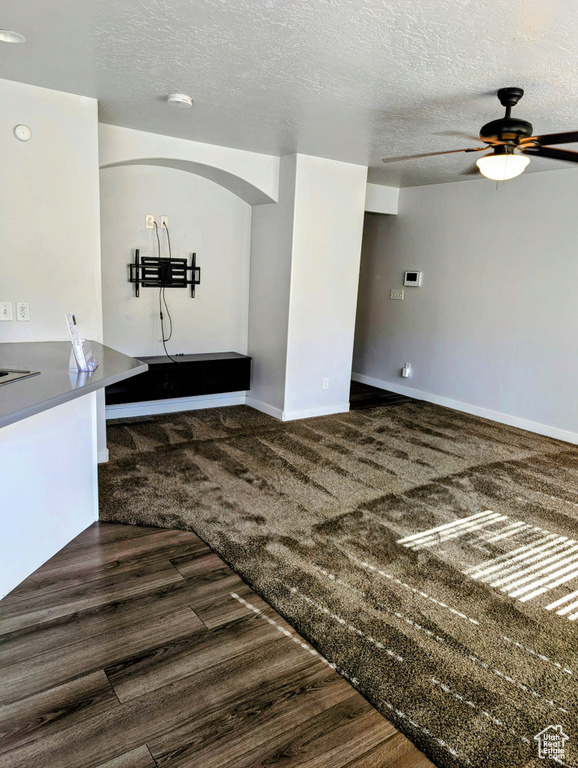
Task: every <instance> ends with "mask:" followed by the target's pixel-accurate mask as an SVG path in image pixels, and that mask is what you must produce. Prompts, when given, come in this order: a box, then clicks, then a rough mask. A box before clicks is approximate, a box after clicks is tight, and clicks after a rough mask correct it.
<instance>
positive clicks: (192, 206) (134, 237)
mask: <svg viewBox="0 0 578 768" xmlns="http://www.w3.org/2000/svg"><path fill="white" fill-rule="evenodd" d="M101 206H102V207H101V223H102V276H103V310H104V339H105V343H106V344H108V345H109V346H111V347H113V348H115V349H118V350H120V351H121V352H125V353H126V354H129V355H133V356H136V357H139V356H143V355H162V354H164V351H163V346H162V342H161V328H160V320H159V290H158V289H156V288H141V289H140V297H139V298H136V297H135V296H134V286H133V285H132V284H131V283H129V282H128V268H127V264H128V263H129V262H130V261H132V259H133V256H134V249H135V248H140V255H141V256H143V255H149V256H156V254H157V241H156V237H155V233H154V230H152V229H145V214H147V213H152V214H155V215H156V216H157V217H160V216H161V215H167V216H168V217H169V233H170V238H171V245H172V254H173V256H174V257H179V258H183V257H187V258H188V259H189V260H190V254H191V253H192V252H193V251H194V252H196V254H197V264H198V265H199V266H200V267H201V284H200V285H199V286H197V288H196V291H195V298H194V299H191V296H190V289H189V288H186V289H185V288H167V289H166V290H165V297H166V300H167V303H168V305H169V309H170V313H171V315H172V318H173V336H172V339H171V340H170V341H168V342H167V349H168V351H169V353H170V354H174V353H177V352H184V353H196V352H225V351H228V350H232V351H235V352H241V353H242V354H245V353H246V351H247V323H248V305H249V257H250V238H251V206H250V205H249V204H248V203H246V202H244V201H243V200H241V199H240V198H239V197H237V196H236V195H234V194H233V193H232V192H229V191H228V190H227V189H224V188H223V187H221V186H219V185H218V184H215V183H214V182H213V181H209V180H208V179H205V178H201V177H199V176H195V175H193V174H191V173H186V172H185V171H178V170H174V169H172V168H162V167H154V166H137V165H134V166H119V167H113V168H107V169H105V170H103V171H101ZM159 223H160V218H159ZM159 237H160V241H161V249H162V250H161V253H162V255H163V256H168V249H167V238H166V233H165V232H164V231H162V230H160V231H159ZM163 314H164V316H165V333H167V332H168V327H169V323H168V318H167V313H166V312H165V311H164V309H163Z"/></svg>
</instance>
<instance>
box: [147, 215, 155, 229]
mask: <svg viewBox="0 0 578 768" xmlns="http://www.w3.org/2000/svg"><path fill="white" fill-rule="evenodd" d="M145 227H146V229H154V228H155V217H154V215H153V214H152V213H147V214H146V216H145Z"/></svg>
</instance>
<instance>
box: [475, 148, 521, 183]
mask: <svg viewBox="0 0 578 768" xmlns="http://www.w3.org/2000/svg"><path fill="white" fill-rule="evenodd" d="M529 162H530V158H529V157H525V156H524V155H514V154H510V153H508V154H499V155H498V154H494V153H492V154H491V155H484V157H480V158H479V159H478V160H477V161H476V165H477V166H478V168H479V169H480V173H482V174H483V175H484V176H485V177H486V178H487V179H493V181H507V180H508V179H514V178H515V177H516V176H519V175H520V174H521V173H524V171H525V169H526V166H527V165H528V163H529Z"/></svg>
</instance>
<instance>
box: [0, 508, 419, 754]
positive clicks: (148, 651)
mask: <svg viewBox="0 0 578 768" xmlns="http://www.w3.org/2000/svg"><path fill="white" fill-rule="evenodd" d="M265 765H267V766H279V767H286V766H299V767H300V768H302V767H307V768H338V767H342V768H346V767H347V768H386V767H387V768H426V767H427V766H432V763H430V762H429V760H427V759H426V758H425V757H424V756H423V755H422V754H421V753H420V752H419V751H418V750H417V749H416V748H415V747H414V746H413V745H412V744H411V743H410V742H409V741H408V740H407V739H406V738H405V737H404V736H402V735H401V734H400V733H399V732H397V731H396V729H395V728H394V727H393V726H392V725H391V724H390V723H389V722H388V721H387V720H385V719H384V718H383V717H382V716H381V715H380V714H379V713H378V712H377V711H376V710H374V709H373V708H372V707H371V706H370V705H369V704H368V703H367V702H366V701H365V699H364V698H363V697H362V696H361V695H360V694H358V693H357V692H356V691H355V690H354V689H353V688H352V687H351V686H350V685H349V683H348V682H347V681H346V680H345V679H343V678H342V677H341V676H340V675H339V674H337V672H336V671H335V670H334V669H332V668H331V667H330V666H329V665H328V664H327V663H326V662H325V661H324V660H323V659H322V658H321V657H320V656H319V655H318V654H317V653H316V652H315V651H314V649H312V648H311V647H310V646H309V645H308V644H307V643H305V642H304V641H303V640H302V639H301V638H300V637H299V636H298V635H296V633H295V632H294V630H293V629H292V628H291V627H290V626H289V625H288V624H287V623H286V622H285V621H284V620H283V619H282V618H281V617H280V616H279V615H278V614H277V613H275V611H273V609H272V608H270V606H268V605H267V604H266V603H265V602H264V601H263V600H261V598H259V597H258V596H257V595H256V594H255V593H254V592H253V591H252V590H251V589H250V588H249V587H248V586H247V585H246V584H245V583H244V582H243V581H242V580H241V579H240V578H239V577H238V576H237V575H236V574H235V573H234V572H233V571H232V570H231V569H230V568H228V567H227V566H226V565H225V563H223V561H222V560H220V558H219V557H217V556H216V555H215V554H214V553H213V552H212V551H211V550H210V549H209V548H208V547H207V546H206V545H205V544H204V543H203V542H202V541H201V540H200V539H199V538H198V537H197V536H195V535H194V534H193V533H188V532H185V531H174V530H163V529H158V528H141V527H136V526H128V525H114V524H107V523H100V524H98V523H95V524H94V525H93V526H91V527H90V528H88V529H87V530H86V531H85V532H84V533H82V534H81V535H80V536H79V537H77V538H76V539H75V540H74V541H72V542H71V543H70V544H69V545H68V546H67V547H65V548H64V549H63V550H61V552H59V553H58V554H57V555H56V556H55V557H53V558H52V559H51V560H50V561H49V562H47V563H46V564H45V565H44V566H42V568H40V569H39V570H38V571H36V572H35V573H34V574H32V576H30V577H29V578H28V579H26V581H24V582H23V583H22V584H21V585H19V586H18V587H17V588H16V589H15V590H14V591H13V592H11V593H10V594H9V595H8V596H7V597H6V598H4V600H2V601H1V602H0V766H2V767H3V768H97V767H98V768H193V766H194V768H247V767H248V766H252V767H255V768H256V767H257V766H265Z"/></svg>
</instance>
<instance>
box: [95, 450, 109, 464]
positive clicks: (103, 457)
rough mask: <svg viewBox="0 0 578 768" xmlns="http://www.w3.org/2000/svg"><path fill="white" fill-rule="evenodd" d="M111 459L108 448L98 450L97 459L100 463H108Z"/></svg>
mask: <svg viewBox="0 0 578 768" xmlns="http://www.w3.org/2000/svg"><path fill="white" fill-rule="evenodd" d="M108 459H109V455H108V448H101V449H100V450H98V451H97V452H96V460H97V461H98V463H99V464H106V462H107V461H108Z"/></svg>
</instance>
